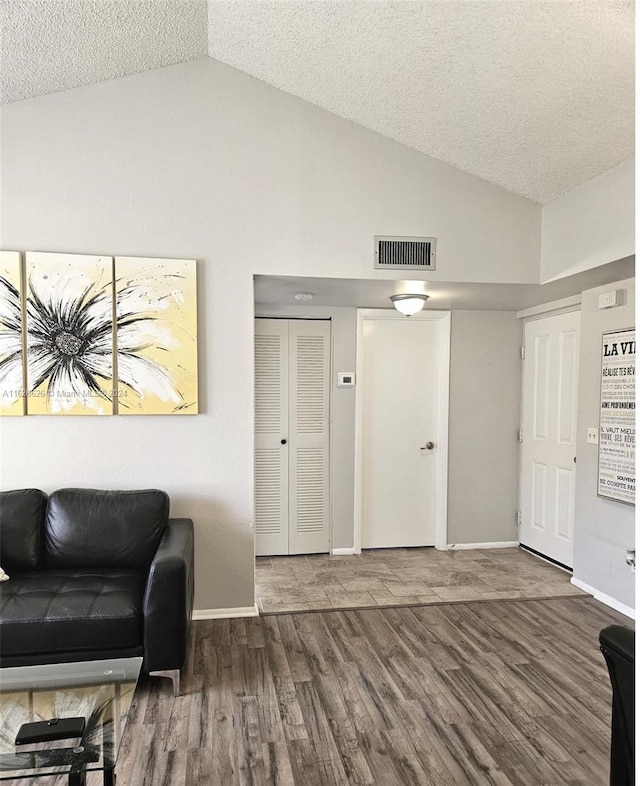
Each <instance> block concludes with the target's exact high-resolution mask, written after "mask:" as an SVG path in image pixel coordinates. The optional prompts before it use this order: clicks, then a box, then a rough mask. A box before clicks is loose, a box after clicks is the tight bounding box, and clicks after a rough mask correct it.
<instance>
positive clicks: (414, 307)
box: [389, 294, 429, 317]
mask: <svg viewBox="0 0 640 786" xmlns="http://www.w3.org/2000/svg"><path fill="white" fill-rule="evenodd" d="M428 299H429V295H419V294H414V295H391V297H390V298H389V300H390V301H391V302H392V303H393V305H394V308H395V309H397V310H398V311H399V312H400V313H401V314H404V315H405V316H407V317H410V316H411V315H412V314H417V313H418V311H422V309H423V308H424V304H425V303H426V302H427V300H428Z"/></svg>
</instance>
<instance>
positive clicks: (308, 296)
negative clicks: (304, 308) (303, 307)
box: [293, 292, 313, 302]
mask: <svg viewBox="0 0 640 786" xmlns="http://www.w3.org/2000/svg"><path fill="white" fill-rule="evenodd" d="M293 297H294V299H295V300H300V301H302V302H305V301H307V300H313V293H312V292H296V294H295V295H294V296H293Z"/></svg>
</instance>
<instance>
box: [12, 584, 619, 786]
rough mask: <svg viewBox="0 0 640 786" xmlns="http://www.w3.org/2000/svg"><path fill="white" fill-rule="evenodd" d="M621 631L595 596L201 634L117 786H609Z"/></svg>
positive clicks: (254, 625) (242, 626) (160, 694)
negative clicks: (613, 651)
mask: <svg viewBox="0 0 640 786" xmlns="http://www.w3.org/2000/svg"><path fill="white" fill-rule="evenodd" d="M612 622H622V623H627V624H628V623H629V620H627V618H625V617H622V616H621V615H619V614H617V613H616V612H613V611H611V610H610V609H608V608H607V607H605V606H603V605H602V604H600V603H598V602H597V601H596V600H594V599H593V598H590V597H579V598H563V599H553V600H533V601H524V600H518V601H493V602H475V603H464V604H459V603H456V604H449V605H432V606H414V607H406V608H383V609H374V610H362V611H332V612H321V613H299V614H290V615H272V616H263V617H256V618H245V619H235V620H217V621H207V622H197V623H195V624H194V631H193V632H194V635H193V639H192V648H191V653H190V657H189V663H188V666H187V669H186V674H185V682H184V689H185V690H184V694H183V695H182V696H180V697H178V698H173V696H172V693H171V690H170V685H169V682H168V681H165V680H158V679H145V680H144V681H143V682H142V683H141V684H140V685H139V687H138V691H137V694H136V698H135V699H134V705H133V708H132V712H131V717H130V720H129V724H128V727H127V732H126V740H125V744H124V745H123V749H122V751H121V755H120V759H119V762H118V767H117V773H118V786H196V784H198V785H200V784H202V785H203V786H236V785H238V786H239V785H240V784H242V786H244V785H245V784H246V785H249V784H252V785H254V786H262V785H263V784H282V786H284V785H285V784H286V785H287V786H294V785H299V786H324V785H325V784H327V785H330V784H380V786H404V784H415V785H416V786H418V785H419V786H422V784H425V786H427V785H429V784H430V785H432V786H461V785H463V784H496V785H500V786H506V785H507V784H522V785H523V786H555V785H556V784H571V785H572V786H578V785H579V784H584V785H585V786H600V785H602V786H605V784H608V766H609V737H610V733H609V724H610V700H611V695H610V683H609V677H608V674H607V670H606V667H605V664H604V660H603V658H602V656H601V653H600V651H599V649H598V633H599V631H600V629H601V628H602V627H604V626H605V625H608V624H611V623H612ZM53 782H54V781H52V780H49V781H46V780H45V781H42V782H41V783H42V784H43V786H52V783H53ZM99 782H100V780H99V777H98V776H97V774H92V775H91V776H90V777H89V778H88V784H89V786H97V784H98V783H99ZM30 783H31V781H29V782H28V783H27V782H25V784H26V786H28V784H30ZM55 783H56V786H62V783H64V781H63V780H60V779H58V781H56V782H55Z"/></svg>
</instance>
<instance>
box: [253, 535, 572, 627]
mask: <svg viewBox="0 0 640 786" xmlns="http://www.w3.org/2000/svg"><path fill="white" fill-rule="evenodd" d="M570 581H571V574H569V573H568V572H566V571H564V570H561V569H560V568H557V567H556V566H555V565H551V564H549V563H548V562H544V561H543V560H541V559H538V558H537V557H535V556H533V555H532V554H530V553H528V552H526V551H523V550H522V549H518V548H509V549H486V550H480V549H473V550H468V551H467V550H460V551H455V550H454V551H437V550H436V549H434V548H413V549H375V550H369V551H363V552H362V554H357V555H348V556H342V555H329V554H313V555H305V556H297V557H258V558H257V559H256V602H257V604H258V608H259V609H260V611H261V612H262V613H278V612H290V611H308V610H312V611H313V610H324V609H343V608H376V607H381V606H398V605H409V604H431V603H443V602H444V603H450V602H453V601H472V600H506V599H512V598H513V599H515V598H552V597H565V596H567V595H583V594H584V593H583V592H582V590H579V589H578V588H577V587H574V586H573V585H572V584H571V583H570Z"/></svg>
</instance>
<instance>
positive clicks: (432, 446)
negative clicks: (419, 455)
mask: <svg viewBox="0 0 640 786" xmlns="http://www.w3.org/2000/svg"><path fill="white" fill-rule="evenodd" d="M434 448H435V445H434V443H433V442H427V444H426V445H423V447H421V448H420V450H433V449H434Z"/></svg>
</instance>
